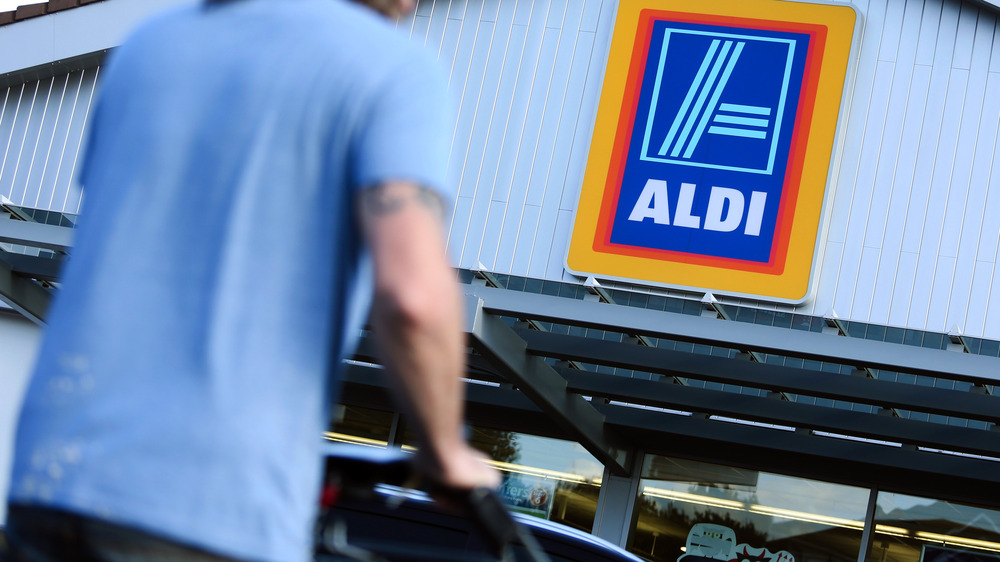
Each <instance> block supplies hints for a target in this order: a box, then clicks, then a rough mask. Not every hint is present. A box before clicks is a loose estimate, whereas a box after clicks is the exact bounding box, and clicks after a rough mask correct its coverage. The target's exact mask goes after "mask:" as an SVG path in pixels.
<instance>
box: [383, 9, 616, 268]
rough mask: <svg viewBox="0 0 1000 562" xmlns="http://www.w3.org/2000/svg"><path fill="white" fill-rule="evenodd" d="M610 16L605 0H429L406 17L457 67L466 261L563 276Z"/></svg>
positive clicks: (454, 242) (455, 159)
mask: <svg viewBox="0 0 1000 562" xmlns="http://www.w3.org/2000/svg"><path fill="white" fill-rule="evenodd" d="M613 16H614V13H613V9H612V7H609V5H608V3H607V2H602V1H600V0H585V1H579V0H544V1H535V0H484V1H481V2H480V1H476V2H467V1H465V0H452V1H450V2H449V1H448V0H444V1H442V0H431V1H428V2H423V3H421V4H420V6H419V8H418V10H417V13H416V14H415V16H414V17H413V18H412V20H410V21H406V22H401V24H400V25H401V27H403V28H404V29H407V28H409V29H410V31H411V33H412V34H413V35H414V36H416V37H418V38H421V37H422V38H423V39H424V41H425V42H426V44H427V45H429V46H430V47H431V48H432V49H436V50H437V51H438V53H439V56H440V59H441V61H442V63H443V64H445V65H446V66H447V67H449V68H450V70H451V86H452V91H453V92H454V97H455V99H456V102H457V121H456V126H455V137H454V142H453V154H452V166H453V168H454V169H455V170H457V174H458V178H459V181H460V184H459V185H460V189H459V198H458V201H457V204H456V206H455V213H454V221H453V223H452V229H451V233H450V245H451V250H452V252H453V254H454V256H455V258H456V260H457V261H458V263H459V264H460V265H461V266H462V267H477V266H478V265H479V264H480V263H482V264H483V265H484V266H485V267H487V268H488V269H490V270H494V271H499V272H505V273H514V274H516V275H524V276H531V277H539V278H554V279H562V276H563V268H562V262H563V253H564V249H563V248H564V240H565V238H566V237H567V236H568V234H569V227H570V224H571V222H572V209H573V208H574V207H575V206H576V193H577V191H576V186H577V185H578V184H579V181H580V177H581V175H582V171H583V165H584V161H585V159H586V155H587V146H588V145H589V131H590V128H591V126H592V121H593V110H594V108H595V107H596V102H597V95H598V93H599V89H600V75H601V74H603V58H604V56H605V52H606V50H607V42H608V32H609V31H610V27H611V23H612V21H613ZM602 45H603V46H602ZM595 74H596V76H595Z"/></svg>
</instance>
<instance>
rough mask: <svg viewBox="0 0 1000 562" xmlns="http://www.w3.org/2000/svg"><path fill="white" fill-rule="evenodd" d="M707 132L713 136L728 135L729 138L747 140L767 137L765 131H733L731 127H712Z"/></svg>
mask: <svg viewBox="0 0 1000 562" xmlns="http://www.w3.org/2000/svg"><path fill="white" fill-rule="evenodd" d="M708 132H709V133H712V134H713V135H728V136H730V137H746V138H748V139H762V138H764V137H766V136H767V131H754V130H750V129H735V128H733V127H719V126H716V125H712V126H711V127H709V128H708Z"/></svg>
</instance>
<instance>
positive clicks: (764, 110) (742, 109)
mask: <svg viewBox="0 0 1000 562" xmlns="http://www.w3.org/2000/svg"><path fill="white" fill-rule="evenodd" d="M719 111H729V112H732V113H747V114H750V115H771V108H770V107H761V106H759V105H740V104H738V103H724V104H721V105H720V106H719Z"/></svg>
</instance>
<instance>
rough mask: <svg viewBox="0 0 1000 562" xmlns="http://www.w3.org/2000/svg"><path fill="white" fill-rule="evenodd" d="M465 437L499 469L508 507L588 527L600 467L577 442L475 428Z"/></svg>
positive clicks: (594, 509)
mask: <svg viewBox="0 0 1000 562" xmlns="http://www.w3.org/2000/svg"><path fill="white" fill-rule="evenodd" d="M469 442H470V443H471V444H472V446H473V447H475V448H477V449H479V450H480V451H482V452H484V453H486V454H487V455H489V457H490V458H491V459H493V465H494V466H495V467H496V468H497V469H499V470H500V471H501V473H502V474H503V484H502V485H501V487H500V497H501V499H503V500H504V502H505V503H507V505H508V506H510V508H511V509H512V510H514V511H519V512H522V513H526V514H528V515H534V516H536V517H541V518H543V519H548V520H551V521H555V522H557V523H562V524H563V525H569V526H570V527H575V528H577V529H580V530H582V531H586V532H588V533H589V532H591V530H592V529H593V527H594V515H595V514H596V513H597V497H598V495H600V491H601V479H602V478H603V476H604V466H603V465H601V463H600V462H598V461H597V459H596V458H594V456H593V455H591V454H590V453H588V452H587V450H586V449H584V448H583V446H582V445H580V444H579V443H575V442H573V441H563V440H561V439H551V438H548V437H539V436H536V435H528V434H525V433H515V432H512V431H500V430H496V429H486V428H480V427H476V428H473V429H472V433H471V435H470V436H469Z"/></svg>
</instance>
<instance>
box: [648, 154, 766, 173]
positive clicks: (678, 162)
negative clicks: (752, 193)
mask: <svg viewBox="0 0 1000 562" xmlns="http://www.w3.org/2000/svg"><path fill="white" fill-rule="evenodd" d="M639 159H640V160H643V161H645V162H661V163H664V164H676V165H678V166H690V167H692V168H707V169H710V170H728V171H731V172H746V173H748V174H762V175H771V173H770V172H768V171H767V170H762V169H760V168H744V167H741V166H725V165H723V164H705V163H704V162H685V161H684V160H671V159H669V158H654V157H649V156H640V157H639Z"/></svg>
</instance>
